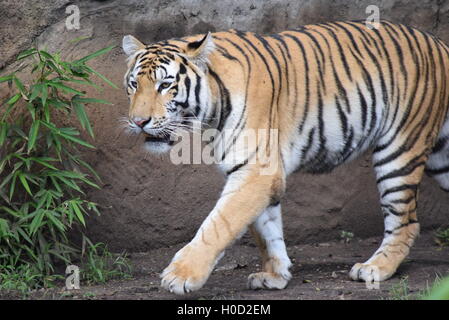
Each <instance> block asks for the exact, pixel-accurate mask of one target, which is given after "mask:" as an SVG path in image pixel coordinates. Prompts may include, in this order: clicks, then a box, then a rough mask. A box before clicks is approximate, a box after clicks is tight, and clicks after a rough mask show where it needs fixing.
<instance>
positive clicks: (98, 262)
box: [80, 243, 131, 284]
mask: <svg viewBox="0 0 449 320" xmlns="http://www.w3.org/2000/svg"><path fill="white" fill-rule="evenodd" d="M80 274H81V280H83V281H85V282H86V283H88V284H92V283H105V282H106V281H108V280H111V279H118V278H120V279H124V278H131V266H130V265H129V263H128V259H127V257H126V254H125V253H122V254H119V255H113V254H112V253H111V252H110V251H109V249H108V247H107V246H106V245H105V244H103V243H97V244H95V245H93V244H91V245H90V247H89V251H88V253H87V255H86V259H85V260H84V261H83V267H82V269H81V270H80Z"/></svg>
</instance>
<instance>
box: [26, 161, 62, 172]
mask: <svg viewBox="0 0 449 320" xmlns="http://www.w3.org/2000/svg"><path fill="white" fill-rule="evenodd" d="M30 160H32V161H34V162H37V163H39V164H41V165H43V166H44V167H47V168H49V169H52V170H58V169H57V168H56V167H54V166H52V165H51V164H49V163H48V162H47V161H45V160H42V159H41V158H30Z"/></svg>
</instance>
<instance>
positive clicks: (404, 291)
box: [389, 277, 413, 300]
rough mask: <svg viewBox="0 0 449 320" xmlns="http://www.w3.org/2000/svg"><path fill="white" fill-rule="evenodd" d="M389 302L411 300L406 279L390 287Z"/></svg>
mask: <svg viewBox="0 0 449 320" xmlns="http://www.w3.org/2000/svg"><path fill="white" fill-rule="evenodd" d="M389 300H413V296H412V294H411V293H410V288H409V284H408V277H403V278H401V280H400V281H399V282H398V283H396V284H394V285H392V286H391V288H390V291H389Z"/></svg>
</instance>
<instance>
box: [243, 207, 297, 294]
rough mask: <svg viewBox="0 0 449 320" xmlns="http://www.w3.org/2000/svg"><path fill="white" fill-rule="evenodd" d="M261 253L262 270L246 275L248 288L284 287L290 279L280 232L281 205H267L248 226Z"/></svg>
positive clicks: (288, 265) (288, 264)
mask: <svg viewBox="0 0 449 320" xmlns="http://www.w3.org/2000/svg"><path fill="white" fill-rule="evenodd" d="M250 230H251V232H252V233H253V235H254V238H255V239H256V242H257V245H258V246H259V249H260V251H261V255H262V266H263V271H262V272H257V273H253V274H251V275H250V276H249V277H248V287H249V288H250V289H284V288H285V287H286V286H287V284H288V281H289V280H290V279H291V274H290V272H289V270H288V269H289V267H290V266H291V262H290V259H289V258H288V255H287V250H286V247H285V243H284V237H283V232H282V217H281V205H280V204H279V203H278V204H276V205H272V206H269V207H268V208H267V209H265V211H264V212H263V213H262V214H261V215H260V216H259V217H258V218H257V220H256V221H255V222H254V223H253V224H252V225H251V227H250Z"/></svg>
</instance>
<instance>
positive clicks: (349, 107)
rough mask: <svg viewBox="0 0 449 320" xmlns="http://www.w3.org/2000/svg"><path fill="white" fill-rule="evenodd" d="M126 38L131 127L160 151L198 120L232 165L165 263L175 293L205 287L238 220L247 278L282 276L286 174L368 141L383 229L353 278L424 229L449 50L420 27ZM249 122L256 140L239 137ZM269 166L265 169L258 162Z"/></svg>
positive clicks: (448, 134)
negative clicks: (249, 251) (422, 192)
mask: <svg viewBox="0 0 449 320" xmlns="http://www.w3.org/2000/svg"><path fill="white" fill-rule="evenodd" d="M123 49H124V51H125V53H126V54H127V55H128V67H129V69H128V72H127V73H126V76H125V86H126V90H127V94H128V95H129V98H130V109H129V126H130V128H131V130H133V131H135V132H139V133H140V132H141V133H142V134H143V136H145V146H146V147H147V149H149V150H150V151H156V152H162V151H167V150H169V149H170V148H171V147H172V146H176V144H174V143H173V139H172V138H171V137H172V136H173V135H176V134H177V132H178V131H179V130H184V129H186V128H187V127H190V126H192V127H193V126H194V124H195V123H198V122H200V123H202V124H203V125H205V126H207V127H208V128H215V129H216V135H215V136H214V141H220V145H221V147H220V148H217V149H215V157H216V158H218V159H219V160H220V161H219V164H218V166H219V168H220V169H221V170H222V171H223V172H224V174H225V175H226V176H227V182H226V185H225V187H224V190H223V193H222V195H221V197H220V199H219V200H218V202H217V204H216V206H215V207H214V209H213V210H212V211H211V213H210V214H209V216H208V217H207V218H206V219H205V221H204V222H203V223H202V225H201V227H200V228H199V230H198V232H197V233H196V235H195V237H194V238H193V240H192V241H191V242H190V243H189V244H187V245H186V246H185V247H184V248H182V249H181V250H180V251H179V252H178V253H177V254H176V255H175V256H174V258H173V260H172V262H171V263H170V265H169V266H168V267H167V268H166V269H165V270H164V271H163V273H162V286H163V287H164V288H166V289H168V290H170V291H172V292H174V293H177V294H183V293H186V292H190V291H192V290H197V289H199V288H201V287H202V286H203V284H204V283H205V282H206V280H207V278H208V277H209V275H210V273H211V271H212V270H213V268H214V266H215V265H216V263H217V261H218V259H219V258H220V257H221V256H222V254H223V252H224V250H225V249H226V248H227V247H228V246H229V245H230V244H231V243H232V242H233V241H234V240H235V239H236V238H238V237H239V236H240V235H241V234H243V233H244V232H245V231H246V230H247V228H249V229H250V230H251V231H252V233H253V234H254V236H255V238H256V241H257V243H258V245H259V247H260V250H261V253H262V259H263V265H262V266H263V270H262V271H261V272H258V273H254V274H251V275H250V276H249V279H248V285H249V287H250V288H254V289H256V288H269V289H282V288H284V287H285V286H286V285H287V283H288V281H289V280H290V278H291V274H290V272H289V267H290V265H291V263H290V259H289V257H288V256H287V252H286V247H285V243H284V238H283V231H282V219H281V204H280V203H281V200H282V195H283V194H284V191H285V185H286V182H285V181H286V177H287V176H288V175H289V174H290V173H292V172H294V171H298V170H299V171H303V172H312V173H323V172H329V171H331V170H332V169H333V168H335V167H336V166H338V165H339V164H342V163H345V162H348V161H349V160H351V159H354V158H356V157H357V156H358V155H360V154H362V153H363V152H365V151H366V150H372V154H373V167H374V170H375V173H376V176H377V185H378V189H379V193H380V201H381V207H382V212H383V216H384V220H385V233H384V239H383V241H382V244H381V245H380V247H379V249H378V250H377V251H376V252H375V253H374V254H373V256H372V257H371V258H369V259H368V260H367V261H366V262H364V263H357V264H355V265H354V266H353V268H352V270H351V271H350V277H351V278H352V279H354V280H365V281H371V280H373V277H374V280H376V279H377V280H380V281H382V280H385V279H388V278H389V277H391V276H392V275H393V274H394V273H395V271H396V269H397V268H398V266H399V264H400V263H401V262H402V261H403V260H404V258H405V257H406V256H407V255H408V253H409V250H410V247H411V246H412V244H413V241H414V239H415V238H416V236H417V235H418V233H419V224H418V219H417V214H416V207H417V193H418V186H419V183H420V181H421V178H422V176H423V174H424V172H427V173H428V174H429V175H431V176H433V177H434V178H435V179H436V180H437V181H438V183H439V184H440V186H441V188H443V189H444V190H446V191H449V121H448V120H447V110H448V107H449V48H448V46H446V45H445V44H443V43H442V42H441V41H440V40H439V39H438V38H436V37H434V36H432V35H430V34H428V33H425V32H421V31H419V30H417V29H414V28H410V27H407V26H405V25H401V24H393V23H391V22H388V21H381V22H380V25H379V27H378V28H368V27H367V26H366V25H365V23H364V22H361V21H355V22H352V21H351V22H333V23H322V24H316V25H307V26H304V27H302V28H299V29H295V30H287V31H284V32H280V33H278V34H274V35H269V36H261V35H258V34H255V33H251V32H242V31H237V30H230V31H226V32H217V33H208V34H206V35H197V36H191V37H185V38H181V39H172V40H168V41H161V42H158V43H155V44H151V45H145V44H142V43H141V42H139V41H138V40H137V39H135V38H134V37H132V36H125V37H124V39H123ZM203 129H204V128H203ZM250 130H253V131H255V132H257V135H258V137H260V136H261V135H262V137H261V138H262V139H257V140H256V143H253V144H244V143H243V144H242V143H241V142H242V141H241V140H242V139H244V136H246V132H248V131H250ZM273 130H274V131H276V134H275V135H271V133H270V132H272V131H273ZM224 132H227V134H224ZM243 145H244V146H245V147H241V146H243ZM236 146H237V147H236ZM241 148H244V149H245V150H243V151H245V152H242V150H241ZM260 152H262V153H264V154H268V155H269V156H270V163H269V164H267V163H266V162H263V161H261V160H260V159H259V158H258V154H260ZM242 155H245V156H242ZM228 159H234V160H237V161H227V160H228ZM268 165H270V166H271V167H272V169H273V170H271V172H270V173H269V174H264V173H262V171H263V169H264V168H265V167H267V166H268Z"/></svg>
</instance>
